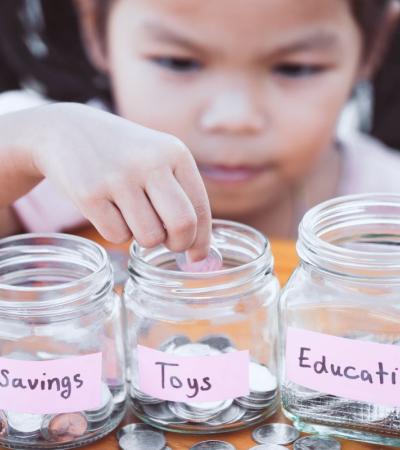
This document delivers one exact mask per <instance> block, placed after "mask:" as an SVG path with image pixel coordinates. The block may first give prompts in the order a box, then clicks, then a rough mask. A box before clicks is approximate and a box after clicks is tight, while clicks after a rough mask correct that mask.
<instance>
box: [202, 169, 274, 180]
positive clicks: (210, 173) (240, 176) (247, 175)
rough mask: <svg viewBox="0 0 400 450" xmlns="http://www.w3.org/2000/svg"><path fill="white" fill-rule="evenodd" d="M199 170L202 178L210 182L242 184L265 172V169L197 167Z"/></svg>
mask: <svg viewBox="0 0 400 450" xmlns="http://www.w3.org/2000/svg"><path fill="white" fill-rule="evenodd" d="M199 170H200V173H201V174H202V176H203V177H204V178H207V179H209V180H211V181H215V182H218V183H242V182H245V181H249V180H251V179H253V178H255V177H256V176H257V175H259V174H260V173H261V172H263V171H265V168H262V169H260V168H252V167H246V166H241V167H228V166H207V165H199Z"/></svg>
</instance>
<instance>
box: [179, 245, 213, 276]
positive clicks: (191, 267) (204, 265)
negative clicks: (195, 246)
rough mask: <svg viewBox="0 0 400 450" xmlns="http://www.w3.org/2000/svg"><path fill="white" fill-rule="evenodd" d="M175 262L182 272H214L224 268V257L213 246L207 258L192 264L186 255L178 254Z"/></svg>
mask: <svg viewBox="0 0 400 450" xmlns="http://www.w3.org/2000/svg"><path fill="white" fill-rule="evenodd" d="M175 260H176V264H177V266H178V268H179V269H180V270H181V271H182V272H193V273H196V272H213V271H215V270H220V269H221V268H222V255H221V253H220V251H219V250H218V249H217V247H214V246H211V247H210V250H209V252H208V256H207V258H205V259H203V260H201V261H196V262H190V261H188V258H187V255H186V253H176V254H175Z"/></svg>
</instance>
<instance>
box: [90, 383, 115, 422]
mask: <svg viewBox="0 0 400 450" xmlns="http://www.w3.org/2000/svg"><path fill="white" fill-rule="evenodd" d="M113 409H114V401H113V396H112V394H111V391H110V389H109V387H108V386H107V384H106V383H102V384H101V400H100V405H99V407H97V408H92V409H88V410H86V411H85V414H86V417H87V420H88V421H89V422H102V421H104V420H106V419H108V417H109V416H110V415H111V414H112V411H113Z"/></svg>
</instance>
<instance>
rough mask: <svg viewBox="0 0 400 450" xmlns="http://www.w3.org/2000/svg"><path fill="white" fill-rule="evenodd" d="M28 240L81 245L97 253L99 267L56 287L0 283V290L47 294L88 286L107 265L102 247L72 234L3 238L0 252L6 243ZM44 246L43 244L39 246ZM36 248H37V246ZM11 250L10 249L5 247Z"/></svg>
mask: <svg viewBox="0 0 400 450" xmlns="http://www.w3.org/2000/svg"><path fill="white" fill-rule="evenodd" d="M28 239H43V240H49V241H56V240H68V241H70V242H73V243H78V244H81V245H83V246H84V247H86V248H88V249H89V248H91V249H92V250H95V251H96V252H97V253H98V256H99V257H100V259H99V265H98V267H97V269H96V271H93V272H92V273H90V274H88V275H85V276H83V277H81V278H79V279H76V280H72V281H67V282H61V283H59V284H57V285H52V286H15V285H13V284H7V283H2V282H0V290H1V289H3V290H13V291H15V292H38V293H40V292H47V291H54V290H64V289H68V288H70V287H72V286H74V285H76V283H85V284H90V283H91V282H92V280H93V281H94V280H95V279H96V277H97V276H98V273H99V272H101V271H103V270H105V269H106V268H107V265H108V256H107V252H106V251H105V249H104V248H103V247H101V246H100V245H99V244H97V243H96V242H94V241H91V240H89V239H86V238H83V237H81V236H76V235H72V234H65V233H24V234H19V235H15V236H8V237H5V238H2V239H0V252H1V250H2V246H3V245H4V244H5V245H7V244H8V243H10V244H11V243H15V244H17V245H18V242H23V241H25V240H28ZM40 245H44V244H40ZM40 245H38V247H37V248H39V246H40ZM6 248H8V249H9V248H11V247H6Z"/></svg>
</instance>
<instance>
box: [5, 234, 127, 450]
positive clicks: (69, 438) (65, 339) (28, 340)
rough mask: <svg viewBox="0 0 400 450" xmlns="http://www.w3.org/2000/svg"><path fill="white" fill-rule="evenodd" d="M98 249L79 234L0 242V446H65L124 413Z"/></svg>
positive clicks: (113, 323) (116, 310) (107, 277)
mask: <svg viewBox="0 0 400 450" xmlns="http://www.w3.org/2000/svg"><path fill="white" fill-rule="evenodd" d="M112 288H113V282H112V270H111V268H110V264H109V261H108V258H107V254H106V252H105V251H104V250H103V249H102V248H101V247H100V246H98V245H97V244H95V243H93V242H90V241H88V240H86V239H83V238H79V237H75V236H69V235H62V234H27V235H21V236H16V237H10V238H6V239H2V240H0V445H2V446H5V447H8V448H18V449H19V448H24V449H25V448H32V449H33V448H36V449H52V448H57V449H61V448H72V447H78V446H81V445H84V444H87V443H89V442H92V441H94V440H96V439H99V438H100V437H102V436H104V435H105V434H107V433H109V432H110V431H111V430H112V429H114V428H115V427H116V426H117V425H118V423H119V422H120V420H121V419H122V417H123V414H124V411H125V407H124V405H125V397H126V387H125V375H124V373H125V367H124V349H123V333H122V328H121V308H120V299H119V298H118V296H117V295H116V294H115V293H114V292H113V290H112Z"/></svg>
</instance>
